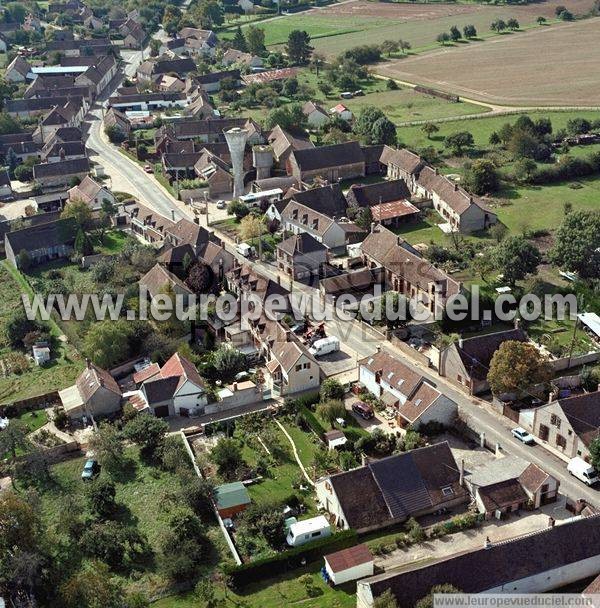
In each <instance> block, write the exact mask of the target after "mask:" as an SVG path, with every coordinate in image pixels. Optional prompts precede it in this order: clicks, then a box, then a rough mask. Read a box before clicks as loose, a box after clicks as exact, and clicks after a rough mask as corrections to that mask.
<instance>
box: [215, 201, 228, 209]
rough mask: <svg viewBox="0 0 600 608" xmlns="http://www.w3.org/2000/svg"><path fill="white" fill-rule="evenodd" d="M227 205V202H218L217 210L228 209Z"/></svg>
mask: <svg viewBox="0 0 600 608" xmlns="http://www.w3.org/2000/svg"><path fill="white" fill-rule="evenodd" d="M226 208H227V203H226V202H225V201H217V209H226Z"/></svg>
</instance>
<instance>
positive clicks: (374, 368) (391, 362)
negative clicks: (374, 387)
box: [358, 350, 423, 397]
mask: <svg viewBox="0 0 600 608" xmlns="http://www.w3.org/2000/svg"><path fill="white" fill-rule="evenodd" d="M358 364H359V365H362V366H364V367H366V368H367V369H368V370H369V371H371V372H373V373H374V374H377V373H379V374H381V380H382V382H387V383H388V384H389V385H390V386H391V387H392V388H394V389H396V390H398V391H400V392H401V393H402V394H403V395H407V396H409V397H410V396H411V395H412V394H413V392H414V391H415V389H416V388H417V387H418V386H419V385H420V384H421V382H423V376H421V374H419V373H417V372H415V371H413V369H412V368H410V367H408V366H407V365H404V363H402V361H400V359H397V358H396V357H393V356H392V355H390V354H389V353H388V352H386V351H385V350H381V351H379V352H378V353H375V354H373V355H371V356H369V357H365V358H364V359H361V360H360V361H359V362H358Z"/></svg>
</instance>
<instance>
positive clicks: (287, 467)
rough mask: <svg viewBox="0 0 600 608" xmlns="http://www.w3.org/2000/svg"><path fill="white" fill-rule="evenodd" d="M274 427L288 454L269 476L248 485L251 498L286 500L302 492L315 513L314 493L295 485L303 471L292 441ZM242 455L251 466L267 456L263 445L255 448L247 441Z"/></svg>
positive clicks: (256, 500) (312, 512) (263, 500)
mask: <svg viewBox="0 0 600 608" xmlns="http://www.w3.org/2000/svg"><path fill="white" fill-rule="evenodd" d="M273 428H274V429H276V431H277V434H278V437H279V438H280V440H281V444H282V445H283V446H284V448H285V449H286V451H287V456H286V458H285V459H283V461H282V462H280V463H278V464H277V465H276V466H272V467H270V468H269V474H268V476H266V477H265V478H264V479H263V480H262V481H261V482H259V483H255V484H252V485H250V486H248V492H249V494H250V498H251V499H252V502H256V503H267V502H278V501H285V500H286V499H287V498H288V497H289V496H290V495H291V494H299V495H300V494H301V495H302V496H303V497H304V499H305V501H306V505H307V507H308V513H309V514H313V515H314V514H315V513H316V506H315V502H314V498H313V496H312V494H311V493H310V492H307V493H303V492H300V490H298V489H295V488H294V487H293V485H294V484H296V483H297V482H299V481H300V480H301V479H302V472H301V470H300V467H299V466H298V463H297V462H296V459H295V458H294V455H293V454H292V448H291V445H290V442H289V441H288V439H287V437H286V436H285V435H284V434H283V432H282V431H281V429H279V427H278V426H276V425H274V426H273ZM267 447H268V446H267ZM305 449H306V451H305V454H307V455H308V447H307V446H306V445H305ZM242 455H243V458H244V460H245V461H246V462H247V463H248V464H249V465H250V466H255V465H256V463H257V460H258V459H259V458H260V457H261V456H267V454H266V452H265V451H264V449H263V448H262V447H256V449H254V446H252V447H251V446H249V445H248V444H247V443H244V445H243V447H242ZM307 457H308V456H307ZM311 460H312V458H311ZM303 464H304V462H303Z"/></svg>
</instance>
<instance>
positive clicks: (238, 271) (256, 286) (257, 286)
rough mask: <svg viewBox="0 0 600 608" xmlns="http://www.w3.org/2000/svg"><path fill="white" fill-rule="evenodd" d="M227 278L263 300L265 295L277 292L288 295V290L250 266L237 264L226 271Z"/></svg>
mask: <svg viewBox="0 0 600 608" xmlns="http://www.w3.org/2000/svg"><path fill="white" fill-rule="evenodd" d="M227 280H228V281H232V282H233V283H234V284H238V285H239V286H240V288H241V290H242V291H248V292H252V293H255V294H257V295H258V296H259V297H260V298H261V299H262V300H263V301H264V300H265V298H266V297H267V296H270V295H274V294H278V295H282V296H288V295H289V293H290V292H289V290H287V289H286V288H285V287H282V286H281V285H280V284H279V283H276V282H275V281H273V280H272V279H268V278H267V277H265V276H263V275H262V274H259V273H258V272H256V271H255V270H254V269H253V268H252V267H251V266H249V265H247V264H244V265H242V266H237V267H236V268H233V269H232V270H230V271H229V272H228V273H227Z"/></svg>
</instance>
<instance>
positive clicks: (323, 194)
mask: <svg viewBox="0 0 600 608" xmlns="http://www.w3.org/2000/svg"><path fill="white" fill-rule="evenodd" d="M291 199H292V200H293V201H295V202H297V203H300V204H301V205H304V206H305V207H308V208H309V209H313V210H314V211H318V212H319V213H322V214H323V215H327V216H329V217H334V216H338V217H339V216H343V215H345V214H346V209H347V201H346V199H345V197H344V193H343V192H342V189H341V188H340V186H339V184H333V185H330V186H323V187H322V188H311V189H310V190H302V191H301V192H294V193H293V194H292V196H291Z"/></svg>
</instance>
